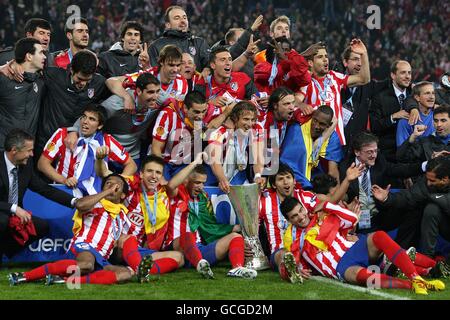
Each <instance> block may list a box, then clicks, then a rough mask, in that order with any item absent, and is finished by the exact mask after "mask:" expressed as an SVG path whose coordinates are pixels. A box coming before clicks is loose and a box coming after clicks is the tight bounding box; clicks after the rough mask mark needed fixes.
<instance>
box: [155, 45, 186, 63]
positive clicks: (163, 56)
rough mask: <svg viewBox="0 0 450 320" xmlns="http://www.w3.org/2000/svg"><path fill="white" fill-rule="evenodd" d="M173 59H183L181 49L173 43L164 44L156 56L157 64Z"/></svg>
mask: <svg viewBox="0 0 450 320" xmlns="http://www.w3.org/2000/svg"><path fill="white" fill-rule="evenodd" d="M175 60H180V62H181V60H183V52H181V49H180V48H178V47H177V46H175V45H173V44H168V45H165V46H164V47H163V48H162V49H161V51H160V52H159V56H158V65H159V66H161V63H163V62H168V61H175Z"/></svg>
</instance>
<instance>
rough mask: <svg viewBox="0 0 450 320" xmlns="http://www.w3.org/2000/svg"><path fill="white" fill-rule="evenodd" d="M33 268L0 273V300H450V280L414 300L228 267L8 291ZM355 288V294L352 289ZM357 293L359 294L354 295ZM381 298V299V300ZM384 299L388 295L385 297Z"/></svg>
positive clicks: (394, 292)
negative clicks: (233, 273)
mask: <svg viewBox="0 0 450 320" xmlns="http://www.w3.org/2000/svg"><path fill="white" fill-rule="evenodd" d="M32 267H33V266H30V265H28V266H20V267H19V266H14V267H11V268H9V269H6V268H3V269H2V270H1V271H0V299H2V300H385V299H387V300H395V299H402V298H406V299H411V300H450V279H445V280H443V281H444V282H445V284H446V286H447V289H446V290H445V291H443V292H429V295H428V296H418V295H415V294H413V293H411V292H410V291H408V290H387V289H386V290H375V291H376V292H377V294H374V293H370V292H373V290H367V289H361V288H360V287H348V286H345V287H344V286H341V285H339V283H336V282H334V281H326V282H323V281H318V280H316V279H311V280H307V281H305V283H304V284H302V285H293V284H290V283H287V282H284V281H281V279H280V277H279V276H278V274H277V273H275V272H272V271H269V270H266V271H260V272H259V273H258V277H257V278H256V279H254V280H244V279H236V278H229V277H226V273H227V271H228V270H229V265H226V264H220V265H219V266H216V267H213V271H214V275H215V277H216V279H215V280H207V279H203V278H202V277H201V276H200V274H198V273H197V272H196V271H195V270H194V269H180V270H177V271H176V272H174V273H170V274H165V275H162V276H160V277H158V278H157V279H155V280H154V281H152V282H150V283H146V284H139V283H137V282H136V281H134V282H131V283H126V284H120V285H110V286H106V285H81V288H80V289H75V290H69V289H68V288H67V287H66V286H65V285H53V286H49V287H47V286H45V285H44V284H43V282H35V283H27V284H22V285H19V286H15V287H10V286H9V282H8V280H7V275H8V273H10V272H18V271H25V270H29V269H31V268H32ZM356 288H357V289H356ZM357 290H359V291H357ZM380 293H381V295H380ZM384 294H387V295H384Z"/></svg>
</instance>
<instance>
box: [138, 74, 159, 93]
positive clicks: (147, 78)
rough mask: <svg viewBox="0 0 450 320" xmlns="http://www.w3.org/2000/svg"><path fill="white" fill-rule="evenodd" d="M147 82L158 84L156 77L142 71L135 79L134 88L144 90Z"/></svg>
mask: <svg viewBox="0 0 450 320" xmlns="http://www.w3.org/2000/svg"><path fill="white" fill-rule="evenodd" d="M149 84H154V85H156V86H159V85H160V82H159V80H158V78H156V77H155V76H154V75H153V74H151V73H149V72H144V73H143V74H141V75H140V76H139V77H138V78H137V79H136V88H139V89H141V90H145V88H147V86H148V85H149Z"/></svg>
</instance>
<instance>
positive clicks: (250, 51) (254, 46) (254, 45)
mask: <svg viewBox="0 0 450 320" xmlns="http://www.w3.org/2000/svg"><path fill="white" fill-rule="evenodd" d="M260 41H261V39H258V40H256V41H253V35H251V36H250V41H249V42H248V46H247V49H246V50H245V53H246V55H247V57H252V56H253V55H255V54H256V53H257V52H258V43H259V42H260Z"/></svg>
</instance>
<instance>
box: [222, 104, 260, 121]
mask: <svg viewBox="0 0 450 320" xmlns="http://www.w3.org/2000/svg"><path fill="white" fill-rule="evenodd" d="M245 111H251V112H253V113H254V114H255V117H256V116H257V115H258V111H257V110H256V107H255V105H254V104H253V103H251V102H250V101H246V100H242V101H239V102H238V103H237V104H236V105H235V106H234V107H233V110H231V112H230V114H229V117H230V119H231V120H232V121H233V122H234V123H236V122H237V121H238V120H239V117H240V116H241V114H243V113H244V112H245Z"/></svg>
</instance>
